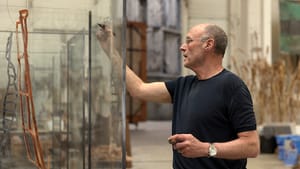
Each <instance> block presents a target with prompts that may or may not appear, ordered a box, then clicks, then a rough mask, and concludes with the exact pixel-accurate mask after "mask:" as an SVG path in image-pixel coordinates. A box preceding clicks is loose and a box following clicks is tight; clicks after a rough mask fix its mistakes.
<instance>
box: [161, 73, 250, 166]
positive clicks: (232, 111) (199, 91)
mask: <svg viewBox="0 0 300 169" xmlns="http://www.w3.org/2000/svg"><path fill="white" fill-rule="evenodd" d="M165 84H166V87H167V89H168V91H169V93H170V95H171V97H172V103H173V111H174V114H173V121H172V134H180V133H185V134H192V135H194V136H195V137H196V138H197V139H199V140H200V141H203V142H210V143H214V142H226V141H230V140H233V139H236V138H237V133H239V132H243V131H250V130H256V120H255V115H254V112H253V104H252V98H251V95H250V92H249V90H248V88H247V86H246V85H245V83H244V82H243V81H242V80H241V79H240V78H239V77H238V76H236V75H235V74H233V73H232V72H230V71H228V70H226V69H224V70H223V71H222V72H221V73H219V74H218V75H216V76H214V77H212V78H209V79H206V80H198V79H197V77H196V76H186V77H179V78H178V79H176V80H173V81H168V82H165ZM246 163H247V159H240V160H226V159H220V158H207V157H201V158H185V157H183V156H182V155H181V154H179V153H177V152H176V151H173V168H174V169H245V168H246Z"/></svg>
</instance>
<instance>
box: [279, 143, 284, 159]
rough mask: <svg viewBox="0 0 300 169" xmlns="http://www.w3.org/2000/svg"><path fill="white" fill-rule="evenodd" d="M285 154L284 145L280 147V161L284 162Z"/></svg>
mask: <svg viewBox="0 0 300 169" xmlns="http://www.w3.org/2000/svg"><path fill="white" fill-rule="evenodd" d="M284 153H285V151H284V146H283V145H279V146H278V159H279V160H282V161H283V160H284Z"/></svg>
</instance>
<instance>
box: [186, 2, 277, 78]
mask: <svg viewBox="0 0 300 169" xmlns="http://www.w3.org/2000/svg"><path fill="white" fill-rule="evenodd" d="M276 3H278V0H201V1H199V0H183V1H182V36H183V38H182V39H183V40H184V37H185V34H186V33H187V31H188V30H189V28H190V27H191V26H193V25H196V24H198V23H205V22H209V23H215V24H217V25H219V26H221V27H222V28H223V29H224V31H225V32H226V33H227V34H228V36H229V46H228V48H227V51H226V56H225V58H224V61H223V63H224V64H223V65H224V66H225V67H228V66H230V64H231V57H233V56H234V57H236V58H237V59H241V60H243V59H249V58H253V57H254V58H255V57H265V58H267V60H268V61H269V62H270V61H271V59H272V57H271V56H272V45H271V44H272V4H276ZM273 22H274V21H273ZM254 49H258V50H256V51H254ZM257 51H259V52H257ZM190 73H191V72H190V71H189V70H187V69H185V68H183V74H190Z"/></svg>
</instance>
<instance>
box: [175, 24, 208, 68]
mask: <svg viewBox="0 0 300 169" xmlns="http://www.w3.org/2000/svg"><path fill="white" fill-rule="evenodd" d="M203 28H204V27H201V26H196V27H193V28H192V29H191V30H190V31H189V32H188V34H187V36H186V39H185V42H184V43H183V44H182V45H181V47H180V50H181V52H182V55H183V65H184V66H185V67H186V68H190V69H193V68H196V67H197V66H199V64H200V65H201V63H203V61H202V60H203V59H204V54H205V53H204V52H205V51H204V47H205V43H206V39H205V37H202V35H203V31H204V30H203Z"/></svg>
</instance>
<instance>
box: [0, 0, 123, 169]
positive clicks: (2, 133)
mask: <svg viewBox="0 0 300 169" xmlns="http://www.w3.org/2000/svg"><path fill="white" fill-rule="evenodd" d="M21 9H27V10H28V17H27V30H28V47H27V49H28V52H27V53H28V61H29V68H30V69H29V70H30V81H31V88H32V96H33V101H32V102H33V104H34V112H35V118H36V123H37V129H38V135H39V141H40V145H41V149H42V152H43V153H42V154H43V159H42V160H43V161H44V162H45V168H47V169H48V168H53V169H54V168H63V169H66V168H67V169H77V168H78V169H87V168H97V169H98V168H99V169H101V168H125V167H126V166H125V162H126V159H125V157H126V154H125V147H124V145H125V143H124V140H125V139H124V131H125V129H124V127H125V125H124V123H125V120H124V118H125V114H124V113H125V112H124V108H123V107H124V102H125V101H124V96H125V95H124V94H123V93H124V87H125V85H124V80H123V79H124V78H123V72H124V69H123V67H124V66H123V64H122V62H119V63H120V64H115V63H114V62H112V60H111V56H110V55H111V53H110V52H112V51H114V52H117V53H118V55H119V59H120V60H122V59H123V58H122V56H123V55H122V51H123V48H124V43H123V42H124V40H123V39H122V38H123V29H124V24H123V13H124V11H123V0H88V1H86V0H75V1H74V0H67V1H63V2H62V1H58V0H54V1H24V2H23V1H7V2H0V16H1V18H4V19H3V21H1V24H0V72H1V81H0V111H1V116H0V121H1V123H0V169H14V168H22V169H25V168H38V167H37V165H36V164H35V162H36V161H37V159H38V158H41V157H37V156H36V155H35V152H34V151H35V148H34V142H35V140H34V139H32V138H30V134H28V133H30V132H29V131H27V134H25V135H27V138H29V139H28V140H29V141H28V145H29V146H28V147H29V149H26V146H25V142H24V140H25V141H26V139H24V131H23V128H22V115H21V113H20V110H21V106H20V93H19V92H18V90H19V88H18V78H17V77H18V75H19V74H20V76H21V77H22V80H21V81H22V82H21V83H22V86H24V85H25V84H23V83H24V81H25V80H24V79H23V78H24V77H23V76H24V74H25V73H24V72H25V70H24V67H25V63H23V65H22V66H21V71H20V72H21V73H19V71H18V70H19V65H18V59H17V44H18V43H19V50H20V53H21V54H23V53H24V50H25V47H24V46H23V42H24V41H23V37H22V32H21V31H20V29H19V31H18V37H17V36H16V21H17V20H18V17H19V10H21ZM98 24H105V25H106V27H107V28H109V29H111V31H112V32H114V33H113V34H114V36H112V37H110V39H111V45H110V46H109V49H108V50H107V51H109V52H108V53H107V52H104V50H103V47H102V46H101V45H100V43H98V41H97V38H96V32H97V31H99V26H98ZM17 39H18V40H17ZM25 97H26V96H25ZM24 102H25V103H24ZM24 104H26V99H24V100H23V104H22V105H24ZM25 107H26V106H25ZM26 113H27V114H26ZM31 113H32V110H31ZM25 114H26V115H25V118H28V116H29V114H30V113H29V111H28V110H25ZM23 123H24V122H23ZM25 123H29V120H28V119H25ZM25 133H26V132H25ZM28 152H30V153H31V154H32V159H31V161H30V160H29V158H28V156H27V153H28Z"/></svg>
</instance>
